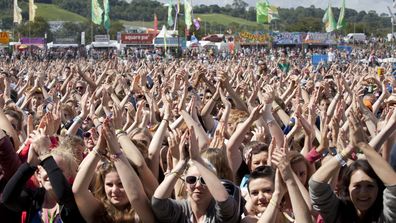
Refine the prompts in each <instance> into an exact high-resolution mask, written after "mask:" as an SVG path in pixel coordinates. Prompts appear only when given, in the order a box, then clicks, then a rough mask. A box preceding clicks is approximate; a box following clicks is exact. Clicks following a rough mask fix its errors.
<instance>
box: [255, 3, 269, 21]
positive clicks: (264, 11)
mask: <svg viewBox="0 0 396 223" xmlns="http://www.w3.org/2000/svg"><path fill="white" fill-rule="evenodd" d="M269 9H270V4H269V2H268V0H266V1H258V2H257V3H256V10H257V11H256V19H257V23H268V22H269V21H268V12H269Z"/></svg>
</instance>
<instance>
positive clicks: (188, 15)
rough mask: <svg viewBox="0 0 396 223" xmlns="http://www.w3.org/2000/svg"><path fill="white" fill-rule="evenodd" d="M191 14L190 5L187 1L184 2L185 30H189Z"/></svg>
mask: <svg viewBox="0 0 396 223" xmlns="http://www.w3.org/2000/svg"><path fill="white" fill-rule="evenodd" d="M191 12H192V7H191V3H190V2H189V0H184V22H185V23H186V27H187V29H190V27H191V25H192V18H191Z"/></svg>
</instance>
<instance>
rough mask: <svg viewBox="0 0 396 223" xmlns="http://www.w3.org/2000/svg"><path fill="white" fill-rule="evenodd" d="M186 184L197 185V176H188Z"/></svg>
mask: <svg viewBox="0 0 396 223" xmlns="http://www.w3.org/2000/svg"><path fill="white" fill-rule="evenodd" d="M186 182H187V183H188V184H195V182H197V177H196V176H187V177H186Z"/></svg>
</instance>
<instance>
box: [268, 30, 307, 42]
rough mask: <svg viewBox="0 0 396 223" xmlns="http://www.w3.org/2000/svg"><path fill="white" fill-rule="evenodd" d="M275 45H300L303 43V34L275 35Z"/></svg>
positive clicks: (287, 33)
mask: <svg viewBox="0 0 396 223" xmlns="http://www.w3.org/2000/svg"><path fill="white" fill-rule="evenodd" d="M274 43H275V44H276V45H299V44H301V43H302V34H301V33H289V32H283V33H276V34H274Z"/></svg>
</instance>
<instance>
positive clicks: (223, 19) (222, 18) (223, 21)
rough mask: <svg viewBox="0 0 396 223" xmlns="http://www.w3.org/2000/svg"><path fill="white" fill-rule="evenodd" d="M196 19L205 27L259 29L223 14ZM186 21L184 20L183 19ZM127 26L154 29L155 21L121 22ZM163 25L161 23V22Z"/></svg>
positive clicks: (201, 16)
mask: <svg viewBox="0 0 396 223" xmlns="http://www.w3.org/2000/svg"><path fill="white" fill-rule="evenodd" d="M194 17H195V18H198V17H199V18H201V26H204V25H205V22H207V23H210V24H214V23H217V24H219V25H224V26H228V25H230V24H231V23H236V24H238V25H241V26H250V27H259V25H258V24H257V23H256V22H253V21H249V20H246V19H242V18H237V17H232V16H228V15H223V14H194ZM183 19H184V18H183ZM120 22H122V23H123V24H125V25H130V26H142V27H153V24H154V22H153V21H125V20H120ZM160 23H161V22H160ZM161 27H162V26H161V25H159V29H161Z"/></svg>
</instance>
